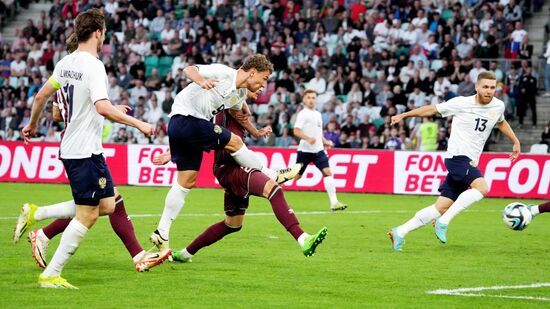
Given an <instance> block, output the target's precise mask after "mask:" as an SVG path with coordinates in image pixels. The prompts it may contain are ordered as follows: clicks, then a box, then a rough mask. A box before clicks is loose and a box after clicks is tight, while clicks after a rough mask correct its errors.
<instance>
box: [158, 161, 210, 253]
mask: <svg viewBox="0 0 550 309" xmlns="http://www.w3.org/2000/svg"><path fill="white" fill-rule="evenodd" d="M200 155H201V159H202V150H201V151H200ZM199 162H200V161H199ZM198 166H199V167H200V163H199V164H198ZM179 168H180V167H178V169H179ZM197 176H198V167H197V170H181V171H180V170H178V176H177V177H178V178H177V182H176V183H174V184H173V185H172V187H171V188H170V191H168V194H167V195H166V198H165V200H164V210H163V211H162V216H161V217H160V221H159V224H158V226H157V229H156V230H155V231H154V232H153V233H152V234H151V237H150V240H151V242H152V243H153V244H154V245H155V246H157V248H158V249H159V250H161V251H165V250H168V249H170V245H169V239H170V228H171V226H172V221H174V220H175V219H176V218H177V216H178V214H179V213H180V211H181V209H182V208H183V205H184V204H185V198H186V197H187V195H188V194H189V192H190V191H191V189H192V188H193V187H194V186H195V182H196V180H197Z"/></svg>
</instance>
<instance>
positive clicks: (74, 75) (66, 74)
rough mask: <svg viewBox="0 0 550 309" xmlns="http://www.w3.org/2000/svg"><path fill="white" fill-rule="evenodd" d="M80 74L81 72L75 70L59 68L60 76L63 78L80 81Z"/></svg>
mask: <svg viewBox="0 0 550 309" xmlns="http://www.w3.org/2000/svg"><path fill="white" fill-rule="evenodd" d="M82 74H83V73H81V72H76V71H72V70H61V74H60V76H61V77H63V78H70V79H74V80H77V81H82Z"/></svg>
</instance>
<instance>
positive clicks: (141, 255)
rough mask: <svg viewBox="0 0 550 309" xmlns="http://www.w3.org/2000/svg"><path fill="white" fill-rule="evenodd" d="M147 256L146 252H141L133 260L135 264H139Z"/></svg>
mask: <svg viewBox="0 0 550 309" xmlns="http://www.w3.org/2000/svg"><path fill="white" fill-rule="evenodd" d="M144 254H145V250H141V252H140V253H138V254H136V256H134V257H133V258H132V260H133V261H134V263H136V262H139V261H140V260H141V258H142V257H143V255H144Z"/></svg>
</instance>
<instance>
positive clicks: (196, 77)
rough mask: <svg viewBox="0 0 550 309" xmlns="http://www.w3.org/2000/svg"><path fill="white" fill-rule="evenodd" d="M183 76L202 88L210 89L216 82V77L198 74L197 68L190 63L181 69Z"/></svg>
mask: <svg viewBox="0 0 550 309" xmlns="http://www.w3.org/2000/svg"><path fill="white" fill-rule="evenodd" d="M183 72H184V73H185V76H187V78H189V79H190V80H191V81H193V82H194V83H195V84H197V85H199V86H201V87H202V88H203V89H212V88H213V87H214V86H216V83H217V82H218V81H217V80H216V79H205V78H204V77H202V76H201V75H200V74H199V68H198V67H196V66H194V65H191V66H188V67H186V68H185V69H183Z"/></svg>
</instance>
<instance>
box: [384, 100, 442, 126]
mask: <svg viewBox="0 0 550 309" xmlns="http://www.w3.org/2000/svg"><path fill="white" fill-rule="evenodd" d="M435 114H437V109H436V108H435V105H426V106H422V107H419V108H415V109H413V110H412V111H408V112H406V113H402V114H399V115H395V116H392V117H391V125H394V124H396V123H399V122H400V121H401V120H403V119H405V118H409V117H429V116H433V115H435Z"/></svg>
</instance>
